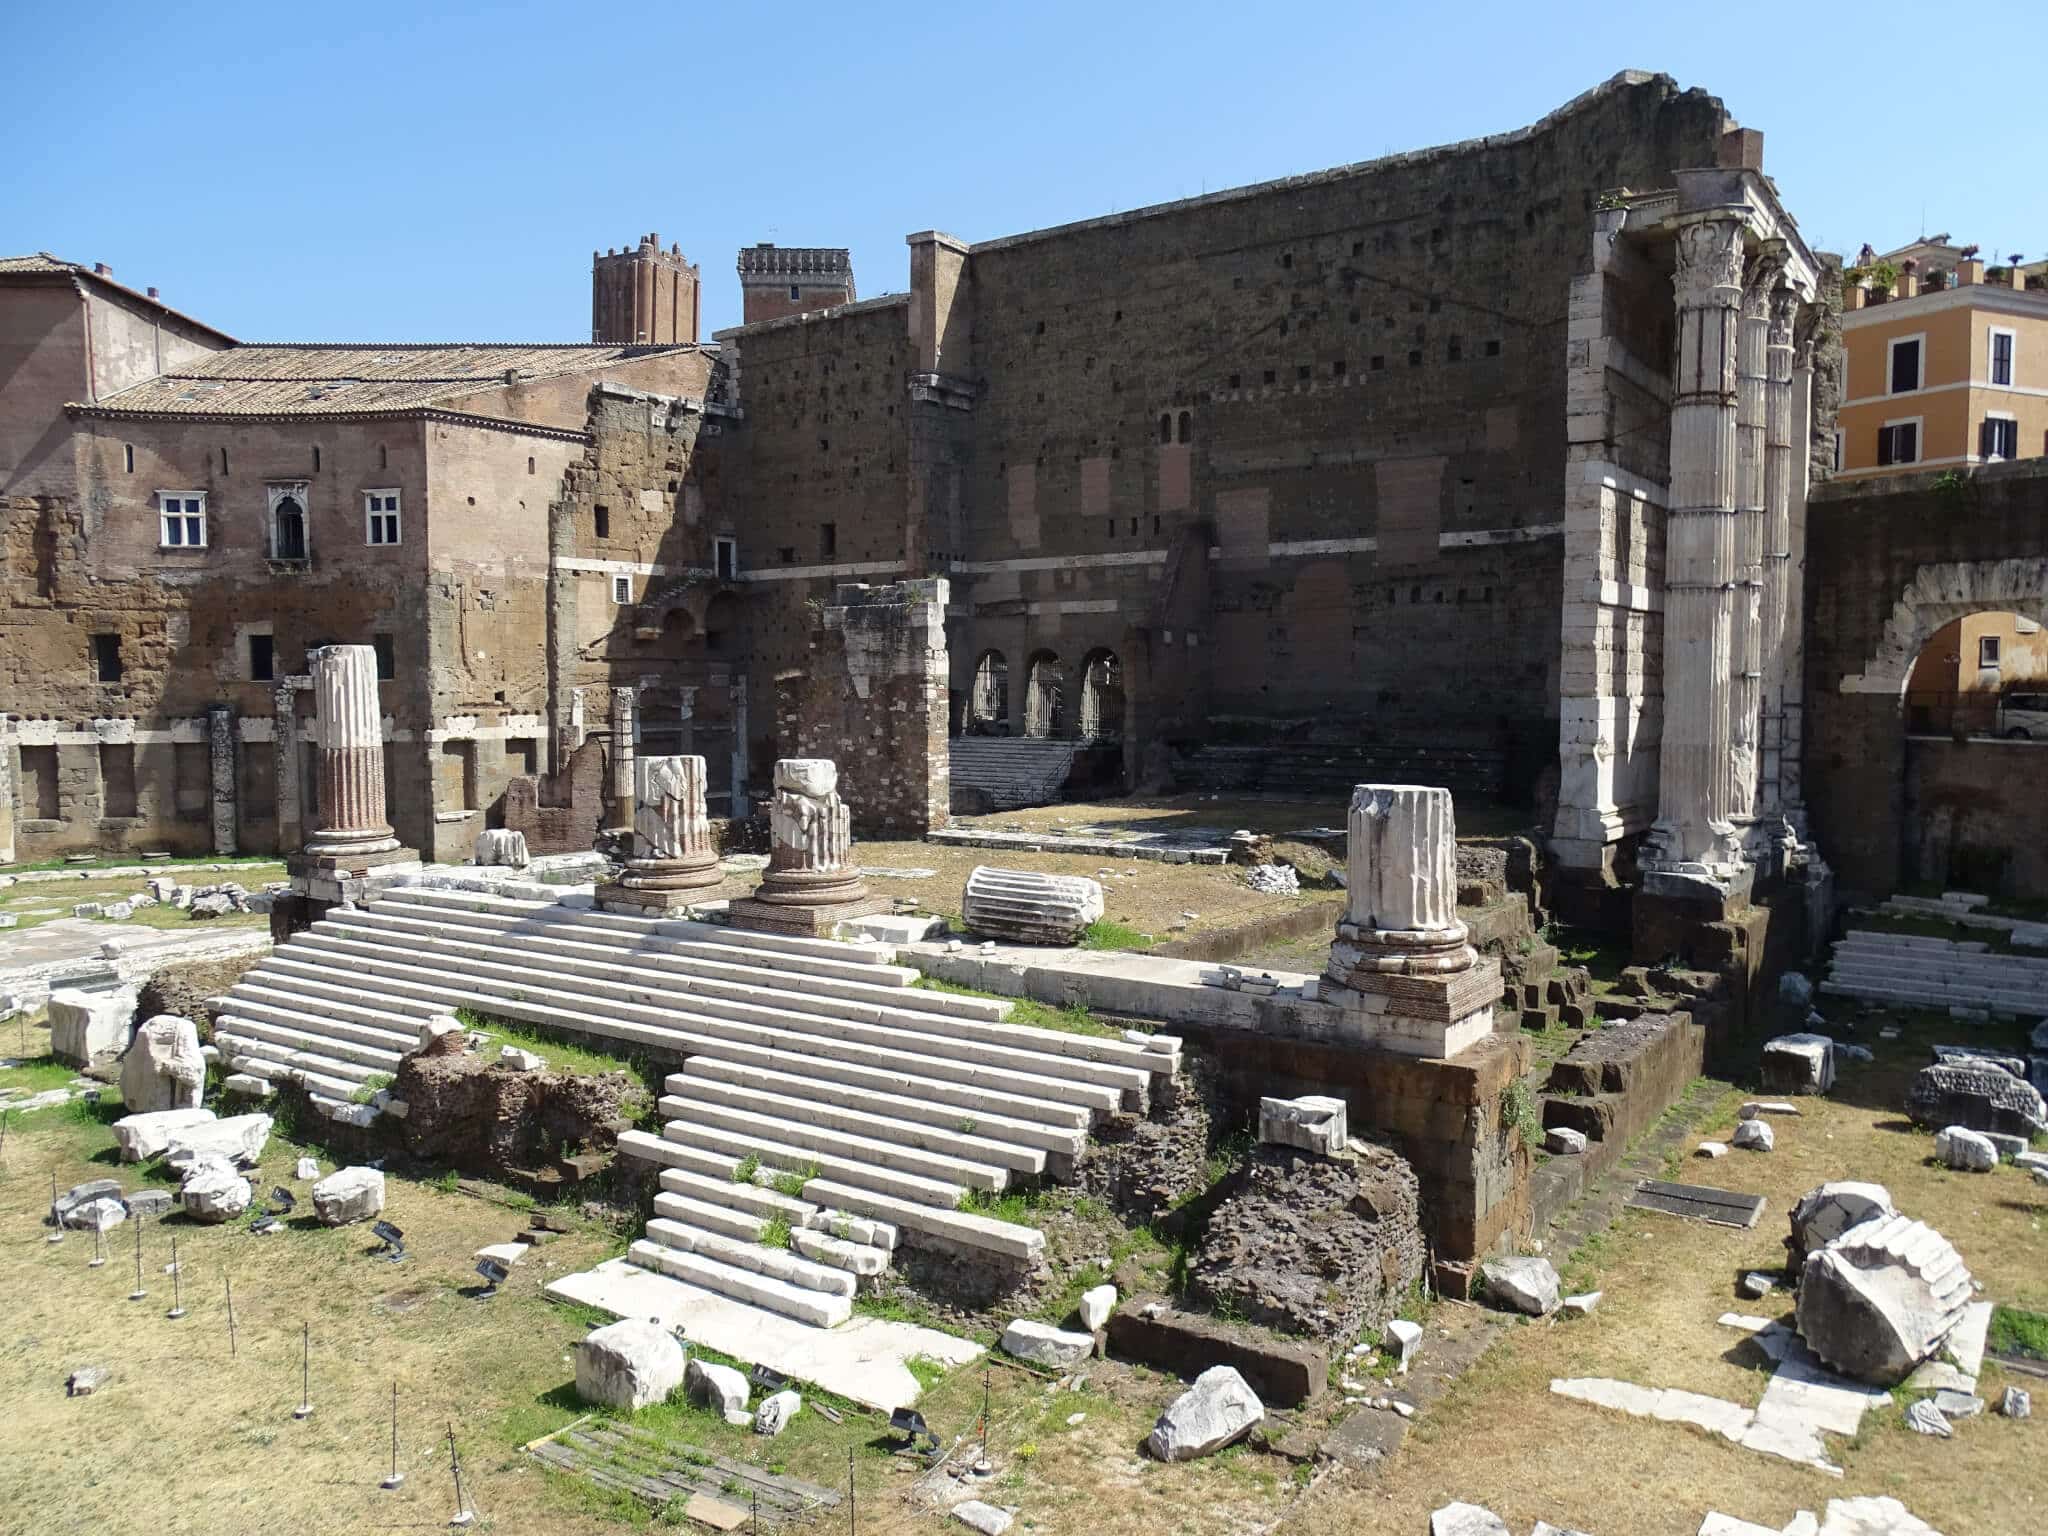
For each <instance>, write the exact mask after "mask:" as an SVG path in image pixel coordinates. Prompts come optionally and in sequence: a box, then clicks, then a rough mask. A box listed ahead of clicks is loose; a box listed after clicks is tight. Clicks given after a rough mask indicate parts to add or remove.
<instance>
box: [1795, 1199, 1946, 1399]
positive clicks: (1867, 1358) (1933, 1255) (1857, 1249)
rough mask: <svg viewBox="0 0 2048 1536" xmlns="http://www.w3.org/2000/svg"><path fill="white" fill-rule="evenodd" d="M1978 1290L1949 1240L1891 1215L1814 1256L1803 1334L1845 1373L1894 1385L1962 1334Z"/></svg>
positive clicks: (1803, 1284)
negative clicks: (1953, 1336)
mask: <svg viewBox="0 0 2048 1536" xmlns="http://www.w3.org/2000/svg"><path fill="white" fill-rule="evenodd" d="M1971 1295H1972V1287H1971V1281H1970V1272H1969V1271H1968V1270H1967V1269H1965V1268H1964V1267H1963V1261H1962V1258H1961V1256H1960V1255H1958V1254H1957V1253H1956V1251H1955V1249H1954V1248H1953V1247H1952V1246H1950V1244H1949V1242H1948V1240H1947V1239H1946V1238H1944V1237H1943V1236H1942V1235H1941V1234H1940V1233H1939V1232H1936V1231H1935V1230H1934V1229H1933V1228H1931V1227H1929V1226H1926V1225H1924V1224H1923V1223H1921V1222H1917V1221H1913V1220H1911V1219H1909V1218H1907V1217H1905V1216H1888V1217H1885V1218H1882V1219H1880V1220H1877V1221H1867V1222H1865V1223H1863V1224H1862V1225H1861V1226H1857V1227H1852V1228H1851V1229H1850V1230H1849V1231H1847V1232H1845V1233H1844V1234H1843V1235H1842V1236H1840V1237H1838V1238H1836V1239H1835V1241H1834V1242H1832V1243H1830V1244H1829V1245H1828V1246H1827V1247H1825V1248H1822V1249H1819V1250H1817V1251H1816V1252H1814V1253H1812V1254H1809V1255H1808V1256H1807V1260H1806V1263H1805V1266H1804V1268H1803V1269H1802V1270H1801V1272H1800V1281H1799V1308H1798V1313H1797V1318H1798V1325H1799V1333H1800V1337H1802V1338H1803V1339H1804V1340H1805V1341H1806V1344H1807V1347H1808V1348H1810V1349H1811V1350H1812V1351H1813V1352H1814V1354H1815V1355H1817V1356H1819V1358H1820V1359H1821V1360H1822V1361H1823V1362H1824V1363H1825V1364H1827V1365H1828V1366H1829V1367H1831V1368H1832V1369H1834V1370H1836V1371H1838V1372H1840V1373H1841V1374H1842V1375H1844V1376H1850V1377H1853V1378H1855V1379H1856V1380H1858V1381H1866V1382H1870V1383H1871V1384H1873V1385H1875V1386H1880V1387H1892V1386H1896V1385H1897V1384H1898V1383H1900V1382H1901V1381H1904V1380H1905V1379H1906V1377H1907V1376H1908V1375H1910V1374H1911V1373H1912V1371H1913V1368H1914V1367H1915V1366H1917V1365H1919V1364H1920V1362H1921V1361H1923V1360H1926V1359H1928V1358H1929V1357H1930V1356H1932V1355H1933V1354H1934V1353H1935V1351H1937V1350H1938V1349H1940V1348H1941V1346H1942V1344H1943V1342H1944V1341H1946V1340H1947V1338H1948V1336H1949V1335H1950V1334H1951V1333H1953V1332H1955V1330H1956V1327H1957V1326H1958V1325H1959V1324H1960V1323H1961V1322H1962V1320H1963V1314H1964V1310H1965V1309H1966V1308H1967V1307H1968V1305H1969V1303H1970V1299H1971Z"/></svg>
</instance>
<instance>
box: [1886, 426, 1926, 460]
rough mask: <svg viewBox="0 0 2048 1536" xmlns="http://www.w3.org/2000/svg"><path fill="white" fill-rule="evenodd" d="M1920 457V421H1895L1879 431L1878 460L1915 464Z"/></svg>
mask: <svg viewBox="0 0 2048 1536" xmlns="http://www.w3.org/2000/svg"><path fill="white" fill-rule="evenodd" d="M1919 459H1920V423H1919V422H1917V421H1900V422H1894V423H1892V424H1890V425H1889V426H1884V427H1880V428H1878V431H1877V462H1878V464H1879V465H1880V466H1883V465H1887V464H1915V463H1918V462H1919Z"/></svg>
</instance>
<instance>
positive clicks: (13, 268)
mask: <svg viewBox="0 0 2048 1536" xmlns="http://www.w3.org/2000/svg"><path fill="white" fill-rule="evenodd" d="M74 270H83V269H82V268H76V267H74V265H73V263H71V262H68V261H59V260H58V259H57V258H56V257H54V256H52V255H51V254H50V253H49V252H48V251H38V252H36V254H35V255H33V256H0V272H71V271H74Z"/></svg>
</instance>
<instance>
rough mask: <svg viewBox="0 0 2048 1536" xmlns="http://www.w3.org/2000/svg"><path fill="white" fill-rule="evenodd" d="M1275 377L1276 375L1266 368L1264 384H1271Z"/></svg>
mask: <svg viewBox="0 0 2048 1536" xmlns="http://www.w3.org/2000/svg"><path fill="white" fill-rule="evenodd" d="M1277 377H1278V375H1277V374H1275V373H1274V372H1273V370H1272V369H1270V368H1268V369H1267V370H1266V382H1267V383H1268V384H1271V383H1272V382H1273V381H1274V380H1275V379H1276V378H1277Z"/></svg>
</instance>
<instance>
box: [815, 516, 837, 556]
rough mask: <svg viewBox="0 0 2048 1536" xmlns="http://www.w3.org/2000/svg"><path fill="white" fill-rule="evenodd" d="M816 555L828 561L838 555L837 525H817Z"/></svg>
mask: <svg viewBox="0 0 2048 1536" xmlns="http://www.w3.org/2000/svg"><path fill="white" fill-rule="evenodd" d="M818 553H819V555H821V556H822V557H823V558H825V559H827V560H830V559H831V558H832V557H833V556H834V555H836V554H838V553H839V525H838V524H837V523H820V524H818Z"/></svg>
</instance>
